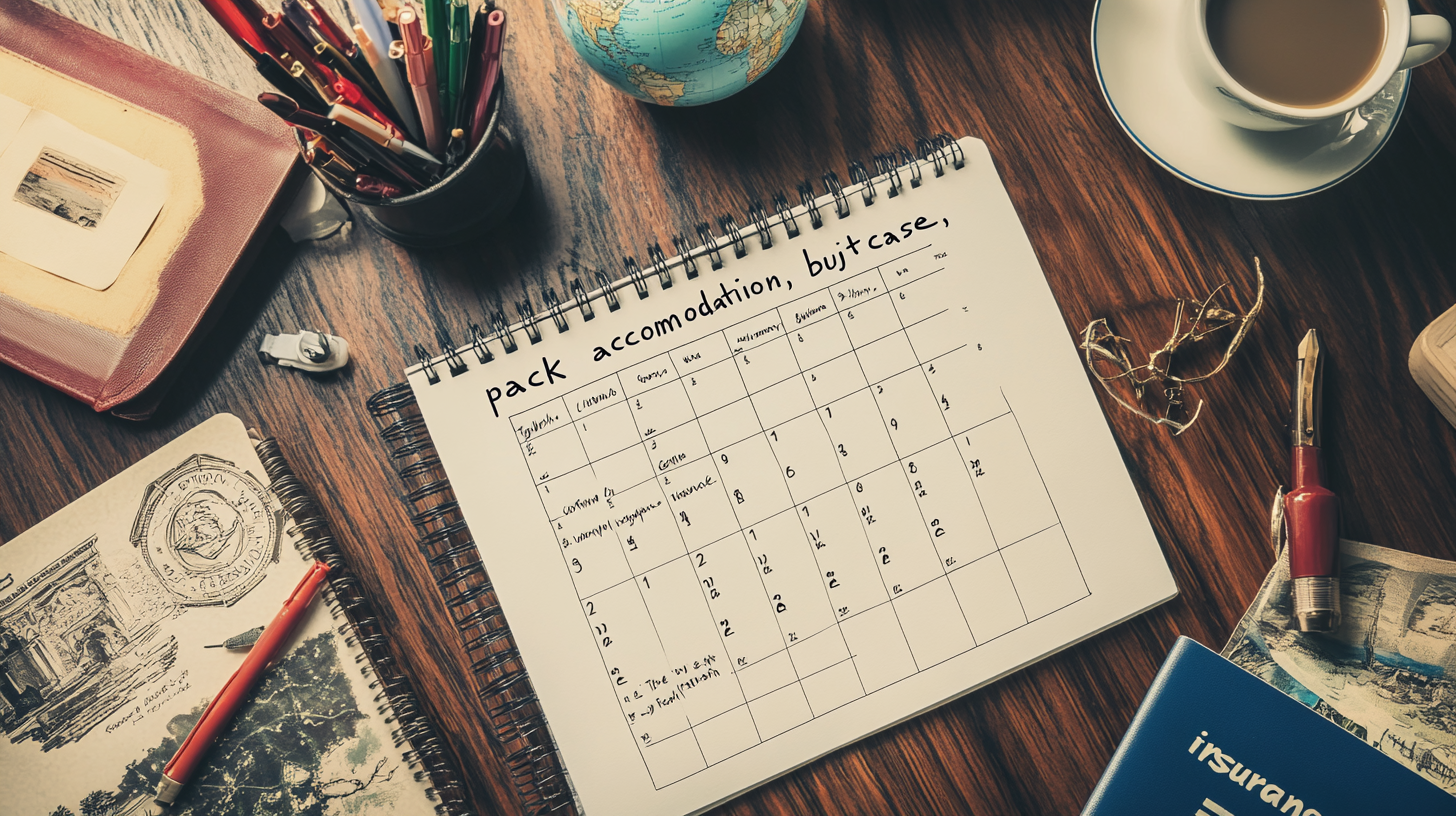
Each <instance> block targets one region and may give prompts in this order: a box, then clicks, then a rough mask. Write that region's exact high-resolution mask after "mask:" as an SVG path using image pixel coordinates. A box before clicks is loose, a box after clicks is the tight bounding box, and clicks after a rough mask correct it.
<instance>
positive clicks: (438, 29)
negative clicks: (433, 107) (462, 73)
mask: <svg viewBox="0 0 1456 816" xmlns="http://www.w3.org/2000/svg"><path fill="white" fill-rule="evenodd" d="M425 35H426V36H428V37H429V38H430V45H431V47H432V48H433V50H434V52H435V81H436V82H437V83H438V84H439V86H440V108H441V110H440V115H441V116H442V117H449V115H450V110H451V108H450V51H451V48H450V0H425ZM445 126H446V127H449V124H448V122H446V123H445Z"/></svg>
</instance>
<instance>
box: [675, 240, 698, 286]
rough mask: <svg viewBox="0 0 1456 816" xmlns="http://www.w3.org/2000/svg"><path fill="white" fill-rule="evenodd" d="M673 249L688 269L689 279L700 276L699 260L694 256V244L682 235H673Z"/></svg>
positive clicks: (684, 267)
mask: <svg viewBox="0 0 1456 816" xmlns="http://www.w3.org/2000/svg"><path fill="white" fill-rule="evenodd" d="M672 249H673V251H674V252H676V253H677V256H678V257H679V258H681V259H682V264H683V269H685V270H686V271H687V274H688V280H692V279H693V278H696V277H697V276H698V262H697V260H696V259H695V258H694V257H693V248H692V245H691V244H689V243H688V239H687V238H684V237H683V236H682V235H674V236H672Z"/></svg>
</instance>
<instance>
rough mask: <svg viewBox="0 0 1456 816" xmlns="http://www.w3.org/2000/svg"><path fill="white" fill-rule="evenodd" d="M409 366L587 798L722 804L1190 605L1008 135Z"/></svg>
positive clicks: (666, 809)
mask: <svg viewBox="0 0 1456 816" xmlns="http://www.w3.org/2000/svg"><path fill="white" fill-rule="evenodd" d="M959 144H960V146H961V149H962V150H964V152H965V157H966V163H965V166H964V167H963V168H961V169H955V168H949V167H948V168H947V169H946V171H945V173H944V175H943V176H942V177H936V176H935V175H934V173H933V166H932V165H929V164H926V165H924V176H925V180H924V183H923V184H922V185H921V186H919V187H918V188H911V187H910V186H909V184H908V181H909V171H908V169H902V171H901V176H902V179H903V180H904V181H905V182H906V183H905V189H904V191H903V192H902V193H901V194H900V195H898V196H896V197H893V198H892V197H889V196H888V195H887V192H888V190H887V185H886V182H884V181H883V180H882V181H880V183H879V184H878V185H877V188H878V196H877V198H876V200H875V202H874V204H873V205H872V206H865V205H864V202H863V200H862V199H861V196H860V194H859V192H858V188H857V187H856V188H851V189H850V190H849V191H848V201H849V204H850V208H851V213H850V215H849V216H848V217H845V218H842V219H841V218H839V217H837V216H836V214H835V210H834V206H833V204H832V203H826V204H824V205H823V206H822V207H821V209H822V211H823V214H824V224H823V227H822V228H821V229H817V230H811V229H810V228H809V218H808V216H807V214H802V213H801V214H799V215H798V216H797V221H798V224H799V227H800V228H801V229H802V230H803V233H802V234H801V235H799V236H798V237H797V238H794V239H789V238H788V237H787V234H786V231H785V229H784V228H783V227H781V226H775V227H774V228H773V230H772V235H773V246H772V247H771V248H769V249H762V248H760V245H759V241H758V238H757V236H755V235H750V236H748V237H747V238H746V241H745V243H746V245H747V257H745V258H741V259H740V258H735V257H734V256H733V251H732V250H731V249H725V250H724V251H723V257H724V266H723V268H722V269H721V270H717V271H711V270H709V268H708V267H709V264H708V262H707V260H706V259H703V260H699V262H698V267H699V268H700V269H701V270H703V271H702V274H701V275H700V276H699V277H697V278H696V279H692V280H689V279H687V278H686V276H685V274H684V270H683V269H682V268H681V267H674V268H673V278H674V285H673V286H672V287H671V288H669V289H667V290H662V289H661V288H660V287H659V285H658V283H657V280H656V277H655V276H652V275H651V274H650V273H649V277H648V280H649V284H648V286H649V291H650V296H649V297H647V298H646V299H641V300H639V299H638V297H637V296H636V294H635V293H634V291H633V290H632V289H631V288H630V287H629V288H627V289H625V290H621V291H620V293H619V296H620V297H621V300H622V306H621V309H620V310H618V311H615V312H609V311H608V310H607V305H606V303H605V302H604V301H603V300H602V299H601V298H598V299H596V300H594V301H593V306H594V310H595V313H596V317H595V319H593V320H591V321H583V320H582V319H581V315H580V314H579V313H578V312H577V311H576V310H575V309H572V310H570V311H569V312H568V316H569V318H570V322H571V326H570V329H569V331H567V332H565V333H558V332H557V330H556V329H555V328H554V327H553V326H552V325H551V323H550V321H544V322H543V324H542V329H541V330H542V333H543V335H544V337H543V340H542V342H541V343H539V344H537V345H531V344H528V343H526V342H525V339H524V333H523V332H517V334H516V336H517V338H518V341H519V342H520V343H521V345H520V347H519V349H518V350H516V351H515V352H514V353H510V354H504V353H502V350H501V349H500V348H499V347H498V346H495V344H492V345H493V346H494V349H493V350H494V351H495V352H496V356H495V359H494V360H492V361H490V362H487V363H484V364H479V363H477V362H476V358H475V356H474V355H472V354H471V353H470V352H469V351H465V352H463V355H464V358H465V359H466V360H467V361H468V362H469V364H470V369H469V371H467V372H464V373H461V374H459V375H458V376H453V377H452V376H451V375H450V374H449V373H448V371H447V368H446V366H445V365H443V364H439V365H436V366H435V370H436V371H437V372H438V374H439V377H440V382H438V383H436V384H433V385H430V384H428V383H427V375H426V373H425V372H423V371H416V372H412V373H411V375H410V382H411V383H412V385H413V387H414V392H415V394H416V396H417V397H418V400H419V404H420V407H421V410H422V411H423V413H424V417H425V420H426V423H427V424H428V426H429V430H430V434H431V436H432V438H433V439H434V442H435V445H436V447H437V448H438V450H439V453H440V457H441V459H442V460H443V463H444V466H445V469H446V472H447V474H448V475H449V477H450V479H451V482H452V483H453V485H454V490H455V493H456V495H457V497H458V499H459V501H460V504H461V507H462V510H463V512H464V515H465V519H466V521H467V522H468V523H469V525H470V528H471V530H472V531H473V532H474V534H475V538H476V541H477V542H478V545H479V547H480V549H481V554H482V557H483V559H484V562H485V565H486V568H487V571H488V572H489V574H490V576H491V579H492V581H493V583H494V584H495V587H496V591H497V593H498V594H499V596H500V598H501V602H502V605H503V608H504V611H505V614H506V617H507V619H508V621H509V623H510V626H511V630H512V632H513V634H514V637H515V640H516V643H517V644H518V646H519V647H520V650H521V653H522V655H523V656H524V660H525V663H526V666H527V669H528V671H529V673H530V677H531V680H532V682H533V683H534V685H535V688H536V691H537V692H538V694H539V695H540V698H541V701H542V705H543V707H544V710H545V714H546V717H547V719H548V721H549V723H550V726H551V730H552V733H553V734H554V735H555V737H556V739H557V741H558V743H559V748H560V751H561V754H562V757H563V759H564V761H565V765H566V768H567V770H568V773H569V774H570V775H571V778H572V782H573V785H574V786H575V789H576V793H577V795H578V797H579V799H580V802H581V804H582V805H583V809H584V811H585V813H586V814H588V816H602V815H603V814H607V815H610V814H634V816H635V815H637V814H664V815H666V816H677V814H686V813H693V812H697V811H701V810H703V809H705V808H708V807H710V806H712V805H714V804H716V803H719V802H722V801H723V800H725V799H728V798H730V797H733V796H736V795H738V794H739V793H741V792H743V791H745V790H747V789H749V788H752V787H754V786H756V785H759V784H761V783H763V782H765V781H767V780H769V779H772V778H774V777H776V776H778V775H780V774H783V773H785V772H787V771H789V770H792V769H793V768H795V767H797V766H799V765H802V764H804V763H806V762H808V761H810V760H812V759H814V758H816V757H819V756H822V755H824V754H826V753H828V752H830V751H833V750H834V749H836V748H838V747H840V746H843V745H845V744H847V743H850V742H853V741H855V740H857V739H859V738H861V737H863V736H865V735H867V734H870V733H873V732H875V731H878V730H880V729H882V728H885V727H887V726H889V725H892V724H894V723H896V722H899V721H901V720H904V719H906V718H909V717H912V716H915V715H916V714H918V713H920V712H922V711H925V710H927V709H929V708H932V707H934V706H937V705H940V704H941V703H943V702H945V701H947V700H949V699H951V698H954V697H956V696H959V695H961V694H964V693H965V692H967V691H969V690H971V689H974V688H976V687H978V686H981V685H983V684H985V683H987V682H990V681H991V680H994V679H996V678H998V677H1000V676H1002V675H1004V674H1006V673H1008V672H1011V671H1014V670H1015V669H1017V668H1019V667H1021V666H1024V665H1026V664H1028V663H1030V662H1032V661H1035V660H1037V659H1039V658H1041V657H1044V656H1046V655H1048V654H1051V653H1052V652H1055V651H1057V650H1059V649H1061V648H1064V647H1066V646H1067V645H1069V644H1072V643H1075V642H1076V641H1078V640H1081V639H1083V638H1085V637H1088V636H1089V635H1092V634H1094V633H1096V632H1098V631H1100V630H1102V629H1105V628H1107V627H1109V626H1111V625H1113V624H1115V623H1118V622H1119V621H1122V620H1125V619H1127V618H1128V617H1131V616H1132V615H1135V614H1137V613H1139V612H1142V611H1144V610H1146V609H1148V608H1149V607H1151V606H1154V605H1156V604H1158V603H1161V602H1163V601H1165V600H1168V599H1169V598H1171V597H1172V596H1173V595H1174V594H1175V592H1176V590H1175V587H1174V585H1173V580H1172V576H1171V575H1170V573H1169V571H1168V567H1167V565H1166V563H1165V561H1164V559H1163V555H1162V553H1161V551H1160V550H1159V547H1158V543H1157V541H1156V539H1155V538H1154V536H1153V532H1152V530H1151V528H1150V527H1149V525H1148V521H1147V518H1146V516H1145V515H1144V513H1143V510H1142V507H1141V504H1140V503H1139V500H1138V497H1137V494H1136V492H1135V491H1134V490H1133V486H1132V483H1131V481H1130V480H1129V478H1128V474H1127V471H1126V470H1125V469H1124V467H1123V463H1122V459H1121V457H1120V456H1119V454H1118V451H1117V447H1116V445H1115V443H1114V442H1113V439H1112V436H1111V434H1110V433H1109V432H1108V428H1107V423H1106V421H1105V419H1104V418H1103V415H1102V412H1101V411H1100V410H1099V407H1098V405H1097V402H1096V400H1095V398H1094V396H1093V392H1092V389H1091V387H1090V384H1089V382H1088V379H1087V375H1086V374H1085V372H1084V371H1083V370H1082V366H1081V362H1080V360H1079V357H1078V354H1077V352H1076V348H1075V343H1074V341H1073V338H1072V337H1071V336H1070V334H1069V332H1068V331H1067V328H1066V326H1065V325H1064V323H1063V321H1062V317H1061V313H1060V311H1059V310H1058V308H1057V304H1056V302H1055V301H1054V300H1053V298H1052V294H1051V291H1050V289H1049V288H1048V287H1047V283H1046V280H1045V278H1044V276H1043V274H1042V272H1041V268H1040V266H1039V265H1038V263H1037V260H1036V257H1035V255H1034V254H1033V252H1032V248H1031V245H1030V243H1029V242H1028V241H1027V239H1026V235H1025V232H1024V231H1023V229H1022V226H1021V223H1020V221H1019V220H1018V219H1017V216H1016V213H1015V211H1014V210H1013V208H1012V206H1011V202H1010V200H1009V198H1008V197H1007V195H1006V191H1005V189H1004V188H1003V186H1002V184H1001V181H1000V179H999V177H998V175H997V172H996V169H995V166H994V165H993V164H992V161H991V157H990V154H989V152H988V151H987V150H986V147H985V145H984V144H983V143H982V142H980V141H978V140H974V139H964V140H962V141H961V142H959Z"/></svg>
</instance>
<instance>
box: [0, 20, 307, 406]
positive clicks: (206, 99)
mask: <svg viewBox="0 0 1456 816" xmlns="http://www.w3.org/2000/svg"><path fill="white" fill-rule="evenodd" d="M0 49H3V50H5V51H10V52H13V54H15V55H18V56H19V57H21V58H24V59H25V60H28V61H30V62H31V63H34V64H35V66H40V68H41V69H47V70H48V71H50V72H52V73H54V74H61V75H64V76H65V77H67V78H70V79H73V80H75V81H76V82H78V83H80V84H82V85H85V86H89V87H90V88H94V89H95V90H97V91H100V92H101V93H102V94H104V95H107V96H110V97H113V98H114V100H112V103H111V104H114V103H115V100H120V101H121V102H122V103H124V105H123V106H122V107H123V108H124V106H125V105H135V106H136V107H137V108H138V109H140V110H144V111H149V112H151V113H152V114H155V116H156V117H160V118H161V119H162V120H166V122H168V123H175V125H177V126H180V127H181V128H183V129H185V131H186V135H187V136H190V141H191V143H192V145H193V146H195V155H196V161H195V165H194V164H192V163H190V162H189V163H186V164H187V166H188V167H195V168H197V169H194V170H192V171H191V172H190V173H186V174H183V175H184V176H187V178H183V179H181V183H180V184H179V185H178V186H180V187H184V188H187V189H190V190H192V191H193V193H192V195H193V200H191V202H190V207H191V209H189V210H188V212H189V213H194V215H190V216H189V217H190V219H191V220H190V221H187V222H186V223H185V224H184V228H181V229H178V230H177V233H176V235H175V236H174V237H173V238H171V239H169V240H172V241H174V242H175V246H173V247H172V248H171V249H170V252H164V253H163V254H159V255H158V264H160V266H161V269H160V271H159V272H158V271H157V270H156V269H155V268H152V269H149V270H147V271H146V273H145V274H146V276H147V277H146V279H147V280H148V281H150V280H152V279H153V278H154V279H155V285H154V286H152V287H151V288H148V289H147V290H146V291H148V292H150V294H149V295H148V296H147V297H145V298H138V299H136V301H135V303H139V304H141V305H139V306H136V308H135V310H134V316H133V318H132V319H131V321H130V322H129V323H128V324H126V325H123V326H122V327H121V328H120V329H118V328H117V327H116V326H115V325H112V326H110V328H108V327H107V326H104V325H103V326H101V327H98V325H96V324H95V323H94V322H89V323H88V322H87V321H86V320H84V319H76V318H75V316H74V315H68V314H65V313H64V312H65V309H48V308H38V307H37V306H36V305H35V304H34V303H32V302H27V301H26V300H24V299H22V298H19V297H12V296H9V295H7V294H5V293H4V292H3V291H0V361H3V362H4V363H6V364H7V365H10V366H12V367H14V368H17V369H19V370H20V371H23V372H25V373H26V374H29V375H30V376H32V377H34V378H36V379H37V380H40V381H42V382H44V383H47V384H49V385H52V386H54V387H56V388H59V389H60V390H62V391H64V392H66V393H67V394H70V395H71V396H73V397H76V398H77V399H79V400H81V401H83V402H85V403H86V404H88V405H90V406H91V407H92V408H94V409H96V410H97V411H110V412H112V413H114V414H116V415H118V416H123V417H127V418H130V419H145V418H146V417H148V416H150V415H151V414H152V412H153V411H155V410H156V407H157V404H158V402H159V401H160V400H161V398H162V396H163V394H164V393H165V391H166V389H167V386H168V385H169V384H170V382H171V380H172V379H174V378H175V376H176V374H177V371H178V369H179V368H180V367H181V365H180V363H181V362H182V360H183V359H184V358H185V357H186V356H187V354H188V353H189V351H190V350H191V349H192V347H193V346H195V344H196V343H197V341H198V340H199V339H200V338H201V337H202V336H203V334H204V333H205V332H206V330H207V328H208V327H209V326H210V325H211V324H212V323H213V322H214V321H215V319H216V317H217V316H218V314H219V312H220V311H221V309H222V307H223V305H224V303H225V302H226V301H227V298H228V296H229V295H230V294H231V292H232V290H233V289H234V288H235V287H236V284H237V282H238V279H239V277H240V276H241V274H242V273H243V271H244V270H245V269H246V268H247V266H248V265H249V262H250V261H251V259H252V257H253V255H254V254H256V252H257V250H258V249H259V248H260V246H261V244H262V240H263V238H265V237H266V234H267V232H268V228H270V227H271V226H272V225H273V224H274V223H275V222H276V219H277V218H278V217H280V216H281V215H282V212H283V210H284V208H285V207H286V205H287V204H288V202H289V197H290V195H291V193H292V191H293V190H294V189H295V184H296V182H297V181H299V180H301V178H302V172H303V169H304V168H303V165H302V163H301V162H300V161H299V160H298V151H297V149H296V147H295V146H294V142H293V139H292V137H291V136H290V134H289V132H288V128H287V127H286V126H284V125H283V124H282V123H281V122H280V121H278V120H277V119H276V118H274V117H273V116H272V115H271V114H269V113H268V111H267V110H266V109H264V108H263V107H262V106H261V105H259V104H257V103H256V102H254V101H253V100H249V99H245V98H244V97H242V96H239V95H238V94H236V93H233V92H232V91H229V90H226V89H224V88H222V87H219V86H218V85H215V84H213V83H211V82H208V81H207V80H204V79H201V78H198V77H196V76H193V75H192V74H189V73H187V72H186V71H183V70H181V69H178V68H175V67H173V66H171V65H169V64H167V63H165V62H162V61H161V60H159V59H156V58H155V57H151V56H148V55H147V54H143V53H142V52H140V51H138V50H136V49H134V48H131V47H129V46H126V45H123V44H121V43H119V42H117V41H115V40H113V39H111V38H110V37H107V36H105V35H103V34H100V33H98V32H96V31H93V30H91V29H90V28H87V27H86V26H84V25H81V24H80V23H77V22H74V21H72V20H70V19H68V18H66V17H63V16H61V15H59V14H56V13H55V12H52V11H50V10H48V9H46V8H43V7H42V6H39V5H36V4H35V3H31V2H24V1H22V2H6V3H0ZM31 67H32V68H34V66H31ZM3 85H4V83H0V93H4V92H5V90H4V87H3ZM36 107H37V108H42V109H44V107H45V105H44V103H43V102H42V103H41V104H37V105H36ZM54 112H56V113H57V115H61V116H64V115H65V114H64V113H63V112H61V111H54ZM162 126H163V127H164V128H167V127H170V128H171V129H172V130H174V131H175V130H176V128H175V127H174V126H172V125H167V124H166V123H163V124H162ZM93 135H96V136H99V137H101V138H103V139H105V138H107V134H106V133H105V132H95V133H94V134H93ZM184 141H185V139H184ZM198 169H200V174H201V179H200V183H199V181H198V180H197V179H196V178H195V176H196V173H197V170H198ZM173 177H174V178H177V177H178V174H177V172H176V171H175V170H174V171H173ZM0 194H3V192H0ZM199 197H200V201H201V203H200V208H198V206H197V202H196V199H197V198H199ZM166 214H167V210H166V209H165V207H164V210H163V216H161V217H159V218H158V220H157V223H156V224H155V225H154V226H153V229H152V232H153V233H157V232H158V231H159V230H161V229H162V227H163V223H162V222H163V218H165V217H166ZM154 237H156V236H155V235H149V236H148V237H147V238H146V239H143V241H142V248H139V249H138V256H140V253H141V252H142V249H145V248H146V247H147V241H149V240H152V239H153V238H154ZM125 274H127V273H126V272H125V271H124V272H123V275H125ZM36 277H38V278H43V277H44V276H42V275H36ZM119 280H120V279H119ZM40 282H41V283H42V284H46V283H47V281H44V280H41V281H40ZM56 285H57V286H64V284H56ZM60 291H62V292H64V291H65V290H64V289H61V290H60ZM109 296H111V292H110V291H108V292H106V293H90V292H83V291H80V290H77V292H76V297H77V299H83V298H91V299H92V300H93V301H95V304H99V306H98V305H95V304H93V307H92V313H93V314H95V313H98V312H99V313H104V312H105V310H106V303H107V301H106V300H104V298H105V297H109ZM118 296H119V295H118ZM53 299H55V298H54V297H53Z"/></svg>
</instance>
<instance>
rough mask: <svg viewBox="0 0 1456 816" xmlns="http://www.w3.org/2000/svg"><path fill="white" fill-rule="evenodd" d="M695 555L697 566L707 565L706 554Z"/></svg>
mask: <svg viewBox="0 0 1456 816" xmlns="http://www.w3.org/2000/svg"><path fill="white" fill-rule="evenodd" d="M697 556H698V566H699V567H706V566H708V557H707V556H706V555H703V554H702V553H697Z"/></svg>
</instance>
